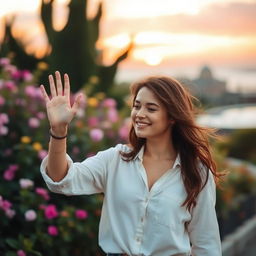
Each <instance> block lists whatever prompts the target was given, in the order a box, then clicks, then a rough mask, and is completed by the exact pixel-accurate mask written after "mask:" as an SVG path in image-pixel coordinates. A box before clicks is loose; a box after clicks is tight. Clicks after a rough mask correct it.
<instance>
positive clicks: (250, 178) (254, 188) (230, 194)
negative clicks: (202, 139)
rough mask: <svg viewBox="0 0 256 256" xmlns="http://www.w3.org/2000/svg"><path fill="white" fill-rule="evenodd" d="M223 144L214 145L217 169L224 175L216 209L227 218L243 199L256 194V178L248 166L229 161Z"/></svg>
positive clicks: (218, 188) (219, 187)
mask: <svg viewBox="0 0 256 256" xmlns="http://www.w3.org/2000/svg"><path fill="white" fill-rule="evenodd" d="M229 139H230V138H229ZM229 139H228V138H226V140H225V141H227V140H229ZM223 143H224V142H218V143H216V144H215V145H214V149H215V150H214V158H215V160H216V163H217V168H218V170H219V171H220V172H222V173H223V174H224V175H223V176H222V177H221V180H220V183H219V186H218V187H217V200H216V209H217V213H218V215H219V216H226V215H227V214H228V213H229V212H230V211H231V210H232V209H235V208H237V207H239V204H240V201H241V199H244V198H246V197H247V196H249V195H251V194H255V193H256V176H255V175H254V174H252V172H250V171H249V169H248V167H247V166H246V164H239V165H237V164H236V165H235V164H232V162H230V161H228V159H227V152H228V148H227V147H225V148H223V147H222V145H223Z"/></svg>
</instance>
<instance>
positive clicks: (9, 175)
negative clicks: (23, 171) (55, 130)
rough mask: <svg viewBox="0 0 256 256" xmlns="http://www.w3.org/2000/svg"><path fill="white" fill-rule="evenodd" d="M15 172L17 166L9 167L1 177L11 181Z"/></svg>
mask: <svg viewBox="0 0 256 256" xmlns="http://www.w3.org/2000/svg"><path fill="white" fill-rule="evenodd" d="M17 170H18V165H16V164H11V165H9V167H8V169H7V170H5V172H4V175H3V176H4V179H5V180H8V181H10V180H13V179H14V177H15V173H16V171H17Z"/></svg>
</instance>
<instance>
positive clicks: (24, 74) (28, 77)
mask: <svg viewBox="0 0 256 256" xmlns="http://www.w3.org/2000/svg"><path fill="white" fill-rule="evenodd" d="M22 77H23V79H24V80H25V81H31V80H32V78H33V76H32V74H31V72H30V71H29V70H23V71H22Z"/></svg>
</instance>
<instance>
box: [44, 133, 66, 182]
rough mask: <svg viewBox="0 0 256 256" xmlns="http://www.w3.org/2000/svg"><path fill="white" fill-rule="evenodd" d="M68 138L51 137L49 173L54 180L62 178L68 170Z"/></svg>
mask: <svg viewBox="0 0 256 256" xmlns="http://www.w3.org/2000/svg"><path fill="white" fill-rule="evenodd" d="M66 152H67V140H66V139H61V140H58V139H54V138H52V137H51V139H50V142H49V150H48V162H47V174H48V176H49V177H50V178H51V179H52V180H53V181H56V182H57V181H60V180H62V179H63V178H64V177H65V176H66V174H67V171H68V162H67V159H66Z"/></svg>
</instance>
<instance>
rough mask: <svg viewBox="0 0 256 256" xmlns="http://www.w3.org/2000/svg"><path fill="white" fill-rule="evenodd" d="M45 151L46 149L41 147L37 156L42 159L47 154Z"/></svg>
mask: <svg viewBox="0 0 256 256" xmlns="http://www.w3.org/2000/svg"><path fill="white" fill-rule="evenodd" d="M47 154H48V153H47V151H46V150H44V149H42V150H40V151H39V152H38V157H39V158H40V159H41V160H43V159H44V158H45V157H46V156H47Z"/></svg>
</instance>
